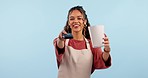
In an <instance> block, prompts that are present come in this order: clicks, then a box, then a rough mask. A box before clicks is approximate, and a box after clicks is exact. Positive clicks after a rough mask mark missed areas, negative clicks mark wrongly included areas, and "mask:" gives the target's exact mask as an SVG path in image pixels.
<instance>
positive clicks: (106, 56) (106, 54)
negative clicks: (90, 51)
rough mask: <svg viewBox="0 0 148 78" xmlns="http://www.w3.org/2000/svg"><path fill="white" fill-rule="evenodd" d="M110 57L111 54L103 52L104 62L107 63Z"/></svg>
mask: <svg viewBox="0 0 148 78" xmlns="http://www.w3.org/2000/svg"><path fill="white" fill-rule="evenodd" d="M109 56H110V53H109V52H103V54H102V57H103V60H104V61H107V60H108V58H109Z"/></svg>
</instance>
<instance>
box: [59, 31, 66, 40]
mask: <svg viewBox="0 0 148 78" xmlns="http://www.w3.org/2000/svg"><path fill="white" fill-rule="evenodd" d="M63 34H67V32H66V31H65V30H62V31H61V33H60V34H59V39H60V40H61V41H64V40H65V39H64V38H63Z"/></svg>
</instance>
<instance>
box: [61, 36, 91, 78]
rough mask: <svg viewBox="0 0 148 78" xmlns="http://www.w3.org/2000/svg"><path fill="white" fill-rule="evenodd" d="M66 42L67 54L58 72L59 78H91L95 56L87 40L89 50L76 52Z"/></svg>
mask: <svg viewBox="0 0 148 78" xmlns="http://www.w3.org/2000/svg"><path fill="white" fill-rule="evenodd" d="M68 42H69V39H66V42H65V52H64V54H63V57H62V62H61V63H60V66H59V70H58V78H90V75H91V69H92V62H93V55H92V52H91V50H90V45H89V42H88V40H87V39H85V42H86V46H87V49H82V50H76V49H74V48H73V47H71V46H68ZM80 46H81V45H80Z"/></svg>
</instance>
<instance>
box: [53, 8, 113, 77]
mask: <svg viewBox="0 0 148 78" xmlns="http://www.w3.org/2000/svg"><path fill="white" fill-rule="evenodd" d="M88 26H90V24H89V21H88V18H87V15H86V13H85V10H84V9H83V8H82V7H81V6H75V7H72V8H71V9H70V10H69V12H68V17H67V23H66V25H65V27H64V30H63V31H62V32H61V33H60V34H59V37H58V38H56V39H54V46H55V52H56V57H57V64H58V69H59V70H58V78H90V76H91V74H92V73H93V72H94V70H95V69H105V68H108V67H110V66H111V57H110V45H109V39H108V37H107V36H106V35H105V38H104V49H103V50H104V51H103V52H102V49H101V48H99V47H98V48H93V47H92V44H91V40H90V36H89V32H88ZM67 33H71V34H72V35H73V39H64V38H63V37H62V34H67Z"/></svg>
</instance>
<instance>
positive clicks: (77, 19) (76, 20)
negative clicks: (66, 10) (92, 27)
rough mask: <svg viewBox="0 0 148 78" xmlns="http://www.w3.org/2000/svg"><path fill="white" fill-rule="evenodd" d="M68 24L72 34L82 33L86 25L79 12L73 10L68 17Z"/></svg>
mask: <svg viewBox="0 0 148 78" xmlns="http://www.w3.org/2000/svg"><path fill="white" fill-rule="evenodd" d="M68 24H69V26H70V28H71V30H72V32H82V31H83V28H84V26H85V24H86V20H85V19H84V16H83V15H82V13H81V12H80V11H78V10H73V11H72V12H71V13H70V15H69V18H68Z"/></svg>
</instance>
